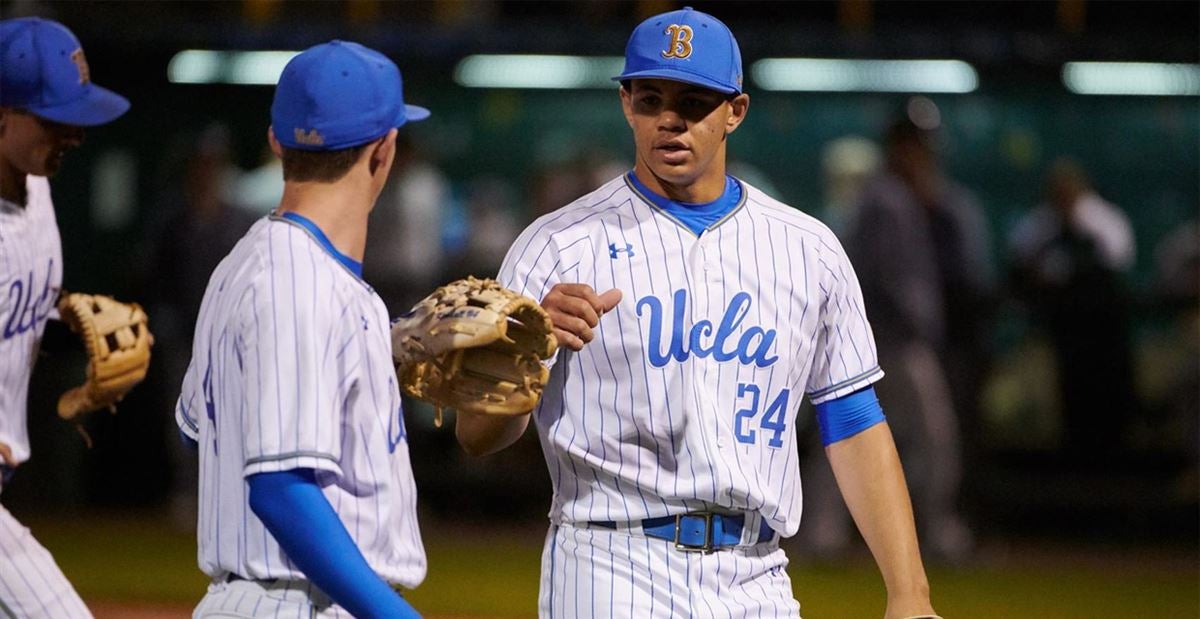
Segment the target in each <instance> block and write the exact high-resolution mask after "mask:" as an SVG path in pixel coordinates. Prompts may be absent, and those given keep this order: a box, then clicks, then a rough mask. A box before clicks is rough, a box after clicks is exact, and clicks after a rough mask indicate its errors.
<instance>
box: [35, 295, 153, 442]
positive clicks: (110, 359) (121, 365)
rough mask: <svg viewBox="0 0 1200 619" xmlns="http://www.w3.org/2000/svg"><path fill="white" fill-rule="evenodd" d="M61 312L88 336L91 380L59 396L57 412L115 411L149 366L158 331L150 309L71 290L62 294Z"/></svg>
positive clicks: (74, 415) (75, 414) (68, 416)
mask: <svg viewBox="0 0 1200 619" xmlns="http://www.w3.org/2000/svg"><path fill="white" fill-rule="evenodd" d="M58 313H59V315H60V316H61V317H62V320H63V322H65V323H66V324H67V326H69V327H70V328H71V330H72V331H74V332H75V333H78V334H79V336H80V337H81V338H82V339H83V346H84V348H85V349H86V350H87V355H88V367H87V379H86V380H85V381H84V383H83V384H82V385H80V386H78V387H75V388H73V389H71V390H69V391H67V392H66V393H64V394H63V395H62V397H60V398H59V399H58V416H59V417H62V418H63V419H66V420H74V419H75V418H77V417H78V416H79V415H81V414H83V413H87V412H91V411H95V410H99V409H102V408H108V409H109V410H111V411H112V412H114V413H115V412H116V404H117V402H120V401H121V398H123V397H125V394H126V393H129V390H130V389H133V387H134V386H135V385H137V384H138V383H140V382H142V379H143V378H145V377H146V370H147V369H149V367H150V346H151V345H153V344H154V336H153V335H151V333H150V329H149V328H148V327H147V325H146V321H147V317H146V312H144V311H142V306H140V305H138V304H137V303H121V302H120V301H117V300H115V299H113V298H112V297H106V296H103V295H91V294H80V293H77V292H72V293H64V294H63V295H62V297H61V298H59V300H58Z"/></svg>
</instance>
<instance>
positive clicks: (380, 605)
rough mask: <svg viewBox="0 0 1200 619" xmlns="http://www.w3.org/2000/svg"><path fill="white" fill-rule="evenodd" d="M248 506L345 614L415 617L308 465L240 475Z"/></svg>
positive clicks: (416, 618)
mask: <svg viewBox="0 0 1200 619" xmlns="http://www.w3.org/2000/svg"><path fill="white" fill-rule="evenodd" d="M246 481H247V483H248V484H249V485H250V509H252V510H254V514H255V515H257V516H258V518H259V520H262V522H263V524H264V525H266V527H267V530H268V531H270V532H271V535H272V536H273V537H274V538H275V541H277V542H279V546H280V547H281V548H283V550H284V552H286V553H287V556H288V558H290V559H291V560H292V563H294V564H296V567H299V568H300V570H301V571H302V572H304V575H305V576H307V577H308V579H309V580H310V581H311V582H312V583H313V584H314V585H316V586H317V587H318V588H320V589H321V591H323V592H325V594H326V595H328V596H329V597H330V598H332V599H333V601H334V602H336V603H337V604H338V605H340V606H341V607H342V608H345V609H346V610H347V611H349V612H350V614H351V615H353V616H355V617H360V618H373V617H388V618H400V619H419V617H420V615H419V614H418V613H417V611H416V610H415V609H413V607H412V606H411V605H409V603H408V602H407V601H405V599H404V598H403V597H401V596H400V594H399V593H398V592H396V591H395V590H393V589H392V588H391V587H390V586H388V584H387V583H386V582H384V581H383V579H382V578H380V577H379V575H378V574H376V573H375V571H374V570H372V569H371V566H370V565H368V564H367V560H366V559H365V558H364V557H363V555H362V552H361V551H360V550H359V549H358V546H357V545H355V543H354V540H353V539H351V538H350V533H349V532H347V531H346V527H345V526H344V525H343V524H342V521H341V520H339V519H338V516H337V513H336V512H334V511H333V507H332V506H331V505H330V504H329V501H328V500H327V499H326V498H325V495H324V494H322V493H321V488H320V486H318V485H317V482H316V475H315V473H314V472H313V470H312V469H292V470H288V471H279V472H275V473H258V474H255V475H251V476H249V477H247V478H246Z"/></svg>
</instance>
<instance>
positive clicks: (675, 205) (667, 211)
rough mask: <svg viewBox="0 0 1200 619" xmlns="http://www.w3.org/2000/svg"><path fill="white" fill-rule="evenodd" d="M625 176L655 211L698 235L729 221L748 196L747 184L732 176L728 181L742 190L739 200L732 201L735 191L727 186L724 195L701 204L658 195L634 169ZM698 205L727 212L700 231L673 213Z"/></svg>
mask: <svg viewBox="0 0 1200 619" xmlns="http://www.w3.org/2000/svg"><path fill="white" fill-rule="evenodd" d="M623 178H624V180H625V184H626V185H627V186H628V187H629V190H630V191H632V192H633V193H634V195H636V196H637V197H639V198H641V199H642V201H643V202H645V203H646V204H649V205H650V206H651V207H652V208H653V209H654V210H655V211H657V212H658V213H660V214H662V215H663V216H664V217H666V218H667V219H669V220H671V221H672V222H674V223H675V225H677V226H679V227H681V228H683V229H684V230H687V231H688V232H691V233H692V235H693V236H697V237H699V236H700V233H702V232H706V231H708V230H713V229H715V228H716V227H717V226H719V225H721V224H723V223H725V222H726V221H728V220H729V219H730V218H731V217H733V215H734V213H737V212H738V211H739V210H741V208H742V206H743V205H745V204H746V197H747V196H746V194H747V192H746V184H745V183H743V182H742V181H741V180H739V179H736V178H734V177H732V176H726V177H725V178H726V180H727V183H732V184H734V185H736V187H735V188H733V189H735V190H740V191H739V192H738V194H739V195H737V196H736V200H737V201H736V202H734V203H730V198H731V194H732V193H733V192H732V191H731V190H730V189H731V188H730V187H728V186H727V188H726V190H725V194H724V195H722V196H721V197H720V198H717V199H716V200H715V201H713V202H709V203H706V204H700V205H695V204H687V203H684V202H676V201H674V200H671V199H670V198H667V197H665V196H660V195H658V194H657V193H655V192H654V191H652V190H651V189H650V188H649V187H647V186H646V185H645V184H644V183H642V182H641V181H640V180H638V178H637V176H636V175H635V174H634V173H633V171H632V170H630V171H629V172H627V173H625V175H624V177H623ZM696 207H700V208H702V209H707V210H711V209H714V208H716V209H727V212H726V213H725V214H723V215H722V216H721V217H720V218H719V219H717V220H716V221H714V222H712V223H711V224H709V225H708V226H706V227H705V228H704V229H703V230H700V231H696V230H694V229H693V228H692V226H689V225H688V224H687V223H686V222H684V221H681V220H680V218H679V217H677V216H676V215H675V214H674V213H673V211H686V210H687V209H689V208H696Z"/></svg>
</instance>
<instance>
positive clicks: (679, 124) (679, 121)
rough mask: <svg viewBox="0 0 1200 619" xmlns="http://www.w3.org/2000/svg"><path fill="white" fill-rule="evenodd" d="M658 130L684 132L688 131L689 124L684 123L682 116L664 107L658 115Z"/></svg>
mask: <svg viewBox="0 0 1200 619" xmlns="http://www.w3.org/2000/svg"><path fill="white" fill-rule="evenodd" d="M658 129H659V130H660V131H671V132H676V131H683V130H685V129H687V123H686V122H684V120H683V115H682V114H680V113H679V112H677V111H675V110H674V109H671V108H669V107H664V108H663V111H662V112H661V113H659V115H658Z"/></svg>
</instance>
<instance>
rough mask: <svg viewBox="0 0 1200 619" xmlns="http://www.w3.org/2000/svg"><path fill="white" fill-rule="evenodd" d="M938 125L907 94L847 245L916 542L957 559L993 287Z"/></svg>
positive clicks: (978, 221) (972, 202) (972, 212)
mask: <svg viewBox="0 0 1200 619" xmlns="http://www.w3.org/2000/svg"><path fill="white" fill-rule="evenodd" d="M940 125H941V118H940V112H939V111H938V109H937V107H936V106H934V104H933V102H932V101H929V100H928V99H925V98H923V97H916V98H913V99H911V100H910V101H909V103H908V105H907V107H906V109H905V113H903V114H901V115H900V116H899V118H898V119H897V120H896V121H894V122H893V123H892V125H891V126H890V128H889V129H888V131H887V135H886V137H885V141H884V151H885V154H884V157H885V164H884V169H883V170H882V171H881V173H880V174H878V175H877V176H875V177H874V178H873V179H871V181H870V182H868V183H867V185H866V187H865V188H864V189H863V191H862V195H861V198H860V200H859V203H858V205H857V207H855V209H854V210H855V213H854V217H853V220H852V222H851V223H850V225H849V226H848V227H847V233H846V237H845V241H846V251H847V253H848V254H849V256H850V260H851V262H852V263H853V264H854V268H855V270H856V271H857V272H858V275H859V278H860V281H861V282H862V288H863V298H864V300H865V301H866V305H867V307H868V308H869V309H868V317H869V318H870V320H871V323H872V324H873V325H874V326H875V335H876V338H877V342H878V344H879V360H880V365H881V366H882V367H883V368H884V371H886V372H888V374H889V377H890V380H887V381H882V382H881V383H880V387H879V398H880V401H881V402H884V403H886V405H887V406H888V407H889V408H895V409H896V410H898V411H903V414H897V415H893V416H892V417H891V419H892V424H893V428H894V431H895V433H896V443H897V447H898V448H899V450H900V454H901V455H902V456H903V458H904V460H903V461H904V470H905V473H906V474H907V476H908V479H909V480H910V481H909V483H910V484H911V487H912V495H913V506H914V510H915V513H916V514H917V522H918V523H920V526H921V531H922V536H921V540H922V541H923V543H924V544H925V546H926V548H927V549H928V550H929V551H930V554H931V555H932V556H933V557H935V558H940V559H943V560H949V561H957V560H961V559H963V558H965V557H966V555H967V553H969V551H970V549H971V547H972V546H973V535H972V534H971V532H970V529H969V528H968V527H967V525H966V523H965V522H964V520H963V518H962V516H961V515H960V513H959V509H958V495H959V488H960V484H961V481H962V474H963V442H962V434H961V429H962V428H973V427H974V426H975V401H976V398H977V397H978V393H979V382H980V380H981V376H982V373H983V365H984V363H985V355H986V350H985V343H986V341H987V339H986V334H987V329H986V307H987V305H988V303H990V300H991V297H992V294H993V292H992V286H993V283H992V265H991V263H990V258H989V253H988V231H987V227H986V223H985V220H984V216H983V212H982V209H981V208H980V206H979V203H978V202H977V201H976V199H975V196H974V195H973V194H972V193H971V192H970V191H969V190H967V189H966V188H965V187H963V186H962V185H959V184H958V183H956V182H955V181H954V180H953V179H951V178H950V177H949V176H947V175H946V173H945V172H944V171H943V170H942V167H941V164H940V162H939V160H938V159H939V158H938V149H937V144H936V140H937V139H938V138H939V132H938V129H939V127H940ZM947 368H953V370H954V371H953V373H949V372H948V371H947Z"/></svg>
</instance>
